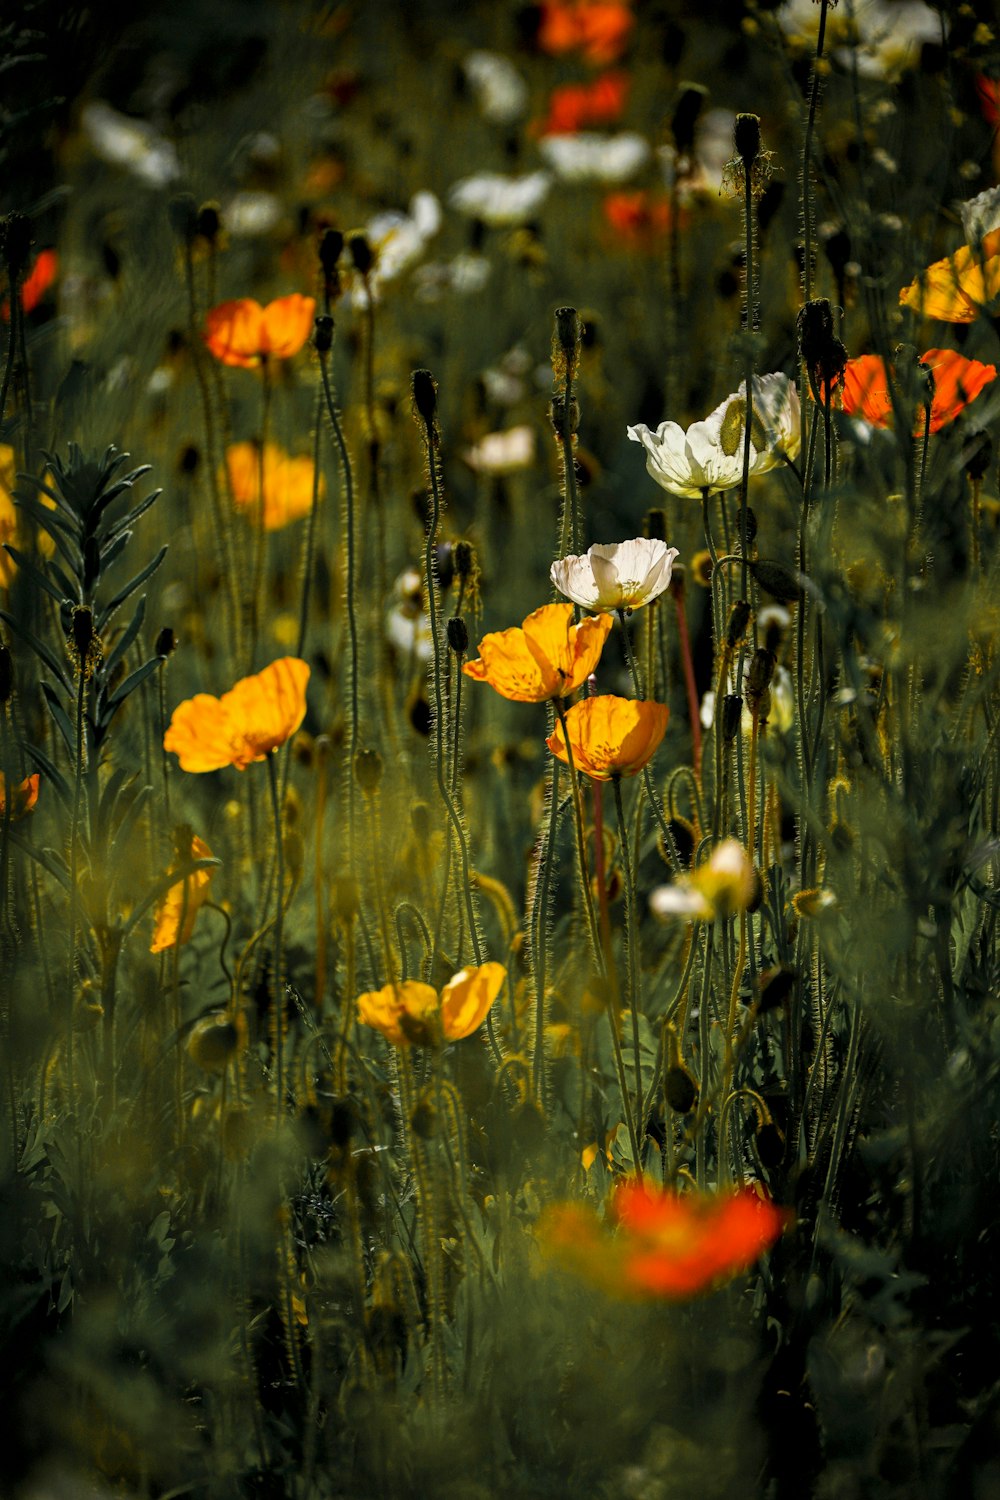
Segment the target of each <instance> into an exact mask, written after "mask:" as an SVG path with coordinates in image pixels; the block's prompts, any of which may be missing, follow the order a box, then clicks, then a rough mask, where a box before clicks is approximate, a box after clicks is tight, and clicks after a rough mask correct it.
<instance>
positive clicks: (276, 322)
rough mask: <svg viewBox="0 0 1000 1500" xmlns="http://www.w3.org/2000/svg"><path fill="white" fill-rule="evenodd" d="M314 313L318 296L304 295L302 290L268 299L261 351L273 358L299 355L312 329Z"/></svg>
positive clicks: (288, 357) (263, 323)
mask: <svg viewBox="0 0 1000 1500" xmlns="http://www.w3.org/2000/svg"><path fill="white" fill-rule="evenodd" d="M315 312H316V299H315V297H303V296H301V294H300V293H299V292H293V293H292V295H291V296H290V297H278V298H277V299H276V300H275V301H274V302H269V303H268V305H267V306H266V307H265V308H264V312H263V319H262V329H261V343H260V350H261V353H262V354H269V355H271V356H272V358H274V359H290V358H291V357H292V355H293V354H298V352H299V350H300V349H301V348H302V346H303V344H304V343H305V341H306V339H307V338H308V337H309V335H310V333H311V332H312V326H313V317H314V315H315Z"/></svg>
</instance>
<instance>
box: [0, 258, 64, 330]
mask: <svg viewBox="0 0 1000 1500" xmlns="http://www.w3.org/2000/svg"><path fill="white" fill-rule="evenodd" d="M58 275H59V256H58V255H57V254H56V252H55V250H41V251H40V252H39V254H38V255H37V256H36V258H35V263H34V265H33V266H32V268H31V270H30V271H29V272H28V274H27V276H26V277H25V278H24V280H23V281H22V282H21V311H22V312H26V313H30V312H34V310H35V308H36V307H37V306H38V304H39V303H40V302H41V300H42V298H43V297H44V296H45V293H46V292H47V291H48V289H49V287H50V286H51V285H52V283H53V282H54V281H55V279H56V277H57V276H58ZM0 317H2V318H3V320H4V322H5V323H7V322H9V321H10V303H9V302H8V300H7V299H6V297H5V298H4V301H3V304H2V305H0Z"/></svg>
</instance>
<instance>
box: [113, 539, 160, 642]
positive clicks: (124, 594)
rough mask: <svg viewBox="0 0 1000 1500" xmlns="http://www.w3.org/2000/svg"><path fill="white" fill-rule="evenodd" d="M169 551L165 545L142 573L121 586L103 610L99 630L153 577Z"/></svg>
mask: <svg viewBox="0 0 1000 1500" xmlns="http://www.w3.org/2000/svg"><path fill="white" fill-rule="evenodd" d="M167 551H168V548H167V547H166V546H165V545H164V546H163V547H161V548H160V550H159V552H158V553H157V554H156V556H155V557H154V558H153V560H152V562H149V563H147V564H146V566H145V567H144V568H143V570H142V572H141V573H137V574H136V575H135V577H134V578H130V579H129V581H128V583H126V584H125V586H124V588H120V589H119V590H118V592H117V594H116V595H115V596H114V598H113V599H112V600H111V602H110V603H109V604H107V605H105V607H104V609H103V610H102V611H101V614H100V618H99V620H98V625H97V628H98V630H103V629H104V627H105V625H106V624H107V623H108V621H109V620H110V619H111V616H112V615H113V614H114V613H115V610H117V609H119V608H120V607H121V606H122V605H123V604H124V603H125V600H126V599H127V598H128V597H129V595H130V594H134V593H135V591H136V589H137V588H139V587H140V586H141V585H142V584H144V583H145V582H146V579H147V578H150V577H152V575H153V574H154V573H155V572H156V570H157V568H158V567H159V566H160V563H161V562H162V561H163V559H164V558H165V557H166V555H167Z"/></svg>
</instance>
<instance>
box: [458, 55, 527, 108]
mask: <svg viewBox="0 0 1000 1500" xmlns="http://www.w3.org/2000/svg"><path fill="white" fill-rule="evenodd" d="M462 70H463V72H464V73H465V76H466V78H467V79H468V80H469V87H470V88H471V90H472V92H473V95H474V96H475V100H476V103H477V104H478V106H479V112H480V114H481V115H482V116H483V118H484V119H486V120H489V121H490V123H491V124H492V125H513V123H514V121H515V120H520V119H521V117H522V116H523V115H525V114H527V112H528V85H527V83H526V82H525V80H524V79H523V78H522V77H521V74H520V73H519V72H518V71H517V69H516V68H515V66H514V64H513V63H512V62H511V61H510V60H509V59H508V58H506V57H504V56H503V54H502V53H500V52H483V51H479V52H470V53H469V55H468V57H467V58H466V59H465V61H464V62H463V64H462Z"/></svg>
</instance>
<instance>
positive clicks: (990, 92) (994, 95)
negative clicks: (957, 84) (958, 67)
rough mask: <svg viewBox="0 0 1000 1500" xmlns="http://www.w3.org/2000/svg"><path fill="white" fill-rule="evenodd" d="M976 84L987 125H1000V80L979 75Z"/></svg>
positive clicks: (983, 74)
mask: <svg viewBox="0 0 1000 1500" xmlns="http://www.w3.org/2000/svg"><path fill="white" fill-rule="evenodd" d="M975 83H976V93H977V94H978V96H979V107H980V109H981V110H982V112H983V119H984V120H985V121H986V123H987V125H1000V79H997V78H987V76H986V74H985V73H977V74H976V79H975Z"/></svg>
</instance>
